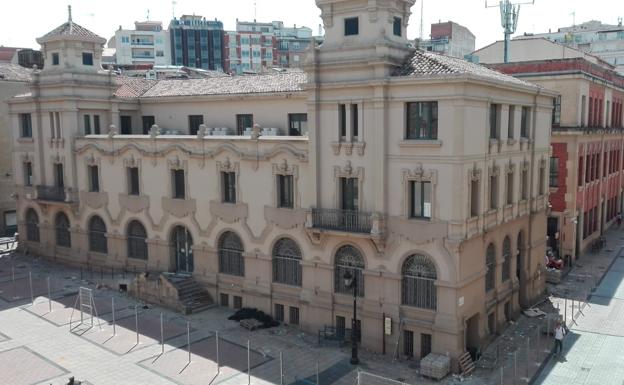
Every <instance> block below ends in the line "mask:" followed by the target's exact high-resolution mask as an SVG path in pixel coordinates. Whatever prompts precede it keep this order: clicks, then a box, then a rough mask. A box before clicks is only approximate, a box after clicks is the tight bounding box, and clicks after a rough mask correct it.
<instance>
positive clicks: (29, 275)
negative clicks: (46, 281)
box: [28, 271, 35, 305]
mask: <svg viewBox="0 0 624 385" xmlns="http://www.w3.org/2000/svg"><path fill="white" fill-rule="evenodd" d="M28 284H29V285H30V304H31V305H34V304H35V296H34V295H33V287H32V271H29V272H28Z"/></svg>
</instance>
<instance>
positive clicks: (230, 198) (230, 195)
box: [221, 171, 236, 203]
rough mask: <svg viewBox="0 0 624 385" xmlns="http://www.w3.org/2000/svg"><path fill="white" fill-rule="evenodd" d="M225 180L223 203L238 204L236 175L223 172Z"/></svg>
mask: <svg viewBox="0 0 624 385" xmlns="http://www.w3.org/2000/svg"><path fill="white" fill-rule="evenodd" d="M221 176H222V179H223V202H224V203H236V173H235V172H226V171H223V172H221Z"/></svg>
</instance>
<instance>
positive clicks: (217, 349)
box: [215, 331, 221, 373]
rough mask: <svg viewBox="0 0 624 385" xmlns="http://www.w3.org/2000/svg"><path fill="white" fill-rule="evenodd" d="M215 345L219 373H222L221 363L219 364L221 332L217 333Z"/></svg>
mask: <svg viewBox="0 0 624 385" xmlns="http://www.w3.org/2000/svg"><path fill="white" fill-rule="evenodd" d="M215 343H216V352H217V373H219V372H220V371H221V363H220V362H219V331H215Z"/></svg>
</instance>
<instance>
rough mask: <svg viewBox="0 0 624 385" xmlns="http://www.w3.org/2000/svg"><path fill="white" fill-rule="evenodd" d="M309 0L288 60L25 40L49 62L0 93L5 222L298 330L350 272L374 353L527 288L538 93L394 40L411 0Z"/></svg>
mask: <svg viewBox="0 0 624 385" xmlns="http://www.w3.org/2000/svg"><path fill="white" fill-rule="evenodd" d="M316 3H317V5H318V6H319V8H320V9H321V11H322V18H323V21H324V24H325V29H326V36H325V41H324V43H323V45H322V46H320V47H318V48H315V49H313V50H311V51H310V52H309V54H308V57H307V59H306V66H305V72H287V73H280V74H273V75H262V76H241V77H222V78H212V79H196V80H160V81H146V80H139V79H127V78H122V77H115V75H114V74H112V73H110V72H103V71H101V70H99V67H98V64H99V60H100V54H101V50H102V49H101V45H102V44H103V39H101V38H99V37H97V36H95V35H94V34H92V33H90V32H88V31H87V30H85V29H83V28H82V27H79V26H77V25H76V24H75V23H72V22H71V21H70V22H68V23H65V24H64V25H62V26H61V27H59V28H57V29H56V30H54V31H53V32H51V33H49V34H47V35H45V36H44V37H42V38H40V39H38V41H39V43H40V44H41V45H42V46H43V52H44V53H45V57H46V61H49V60H50V58H51V57H52V56H53V55H55V54H56V55H58V54H60V55H61V57H62V58H63V61H66V62H67V63H65V64H66V65H65V66H62V67H55V66H48V65H47V64H46V67H45V69H44V70H43V71H40V72H38V73H36V74H35V75H34V80H33V83H32V89H31V93H30V94H28V95H25V96H23V97H19V98H15V99H13V100H12V101H11V104H10V107H11V118H12V120H13V130H14V134H15V136H16V140H15V146H16V150H15V153H14V163H15V170H16V173H17V174H18V175H24V174H25V173H26V174H28V172H30V174H28V175H29V176H31V177H30V178H18V179H17V180H16V183H17V186H16V189H17V192H18V198H17V204H18V217H19V226H20V233H22V234H23V237H22V239H23V240H24V242H25V245H26V247H28V248H29V249H31V250H32V251H33V252H36V253H39V254H42V255H47V256H54V257H56V258H57V260H59V261H64V262H67V263H74V264H79V263H83V264H84V263H90V264H92V265H101V266H117V267H121V266H128V267H130V268H132V267H134V266H136V267H137V268H138V269H145V270H149V271H151V272H152V273H158V272H163V271H172V272H178V273H180V274H191V275H192V276H193V278H194V279H195V280H196V281H198V282H200V283H201V284H202V285H204V286H205V287H206V288H207V289H208V291H209V292H210V294H211V295H212V296H213V298H214V299H215V301H217V300H218V302H219V303H221V304H229V305H230V306H234V307H239V306H253V307H258V308H260V309H262V310H264V311H266V312H269V313H271V314H272V315H273V316H274V317H276V318H278V319H282V320H284V321H285V322H289V323H292V324H300V325H301V327H302V328H303V329H305V330H309V331H316V330H318V329H319V328H322V327H323V325H334V326H336V327H337V328H339V329H340V328H345V327H349V323H350V318H351V314H352V308H351V300H352V298H351V291H350V289H348V288H345V286H344V281H343V275H344V273H345V272H346V271H351V272H353V273H354V275H355V277H356V279H357V288H358V289H357V293H358V307H359V311H358V321H359V322H360V323H361V330H362V335H363V337H364V338H362V343H363V345H364V346H365V347H367V348H370V349H374V350H377V351H381V350H382V341H384V335H383V333H384V327H383V321H384V320H383V319H382V318H383V317H382V314H385V315H386V316H387V317H389V318H390V319H391V321H392V331H391V333H390V335H387V336H386V338H385V341H386V344H387V346H386V347H387V350H388V351H392V349H393V348H394V346H395V345H396V343H397V341H399V342H400V346H401V348H400V351H399V353H401V354H404V355H408V356H414V357H416V358H418V357H421V356H423V355H426V354H427V353H428V352H429V351H433V352H437V353H442V354H446V353H448V354H450V356H451V357H452V358H453V359H456V358H457V357H458V356H459V355H460V354H461V353H462V352H463V351H465V350H466V348H477V347H479V346H482V345H483V344H485V343H486V342H487V341H488V340H489V339H490V338H491V337H492V336H493V335H494V334H495V333H496V332H497V331H499V330H500V329H501V328H502V327H504V325H505V321H506V319H509V318H511V317H513V316H514V314H517V312H518V311H519V309H520V306H527V305H530V304H532V303H533V302H534V301H535V300H536V299H537V298H539V297H540V295H541V294H542V293H543V289H544V274H543V267H544V266H543V256H544V248H545V233H546V214H545V210H546V205H547V195H548V190H547V187H546V183H547V179H546V178H547V174H548V153H549V136H550V116H551V109H552V98H553V97H554V96H555V94H553V93H550V92H549V91H546V90H545V89H542V88H540V87H537V86H535V85H532V84H530V83H527V82H524V81H522V80H518V79H515V78H513V77H510V76H506V75H502V74H500V73H498V72H494V71H492V70H488V69H486V68H483V67H480V66H478V65H474V64H471V63H467V62H464V61H462V60H459V59H455V58H451V57H446V56H441V55H437V54H434V53H428V52H422V51H416V50H414V49H412V48H409V47H410V46H409V44H408V43H409V41H408V40H407V38H406V34H405V31H406V27H407V23H408V20H409V16H410V7H411V6H412V5H413V4H414V0H390V1H376V0H350V1H342V0H317V1H316ZM76 31H80V33H76ZM85 57H87V59H88V58H89V57H92V58H93V65H91V63H90V61H89V60H87V61H86V62H85V61H84V58H85ZM96 122H97V124H96ZM25 124H31V125H32V130H30V131H29V130H28V129H27V126H24V125H25ZM260 126H261V127H260ZM119 127H121V128H122V129H120V128H119ZM124 127H125V128H124ZM143 127H149V130H150V131H149V134H148V135H143V134H142V133H143V130H142V128H143ZM252 128H253V129H252ZM258 135H260V136H258ZM25 170H26V171H25ZM28 170H31V171H28ZM28 181H30V183H25V182H28ZM399 338H400V339H399ZM455 365H456V361H455Z"/></svg>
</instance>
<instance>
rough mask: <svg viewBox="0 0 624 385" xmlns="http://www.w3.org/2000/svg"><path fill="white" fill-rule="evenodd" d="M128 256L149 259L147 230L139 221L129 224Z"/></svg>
mask: <svg viewBox="0 0 624 385" xmlns="http://www.w3.org/2000/svg"><path fill="white" fill-rule="evenodd" d="M128 258H134V259H143V260H147V232H146V231H145V227H144V226H143V225H142V224H141V223H140V222H139V221H132V222H130V225H128Z"/></svg>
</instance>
